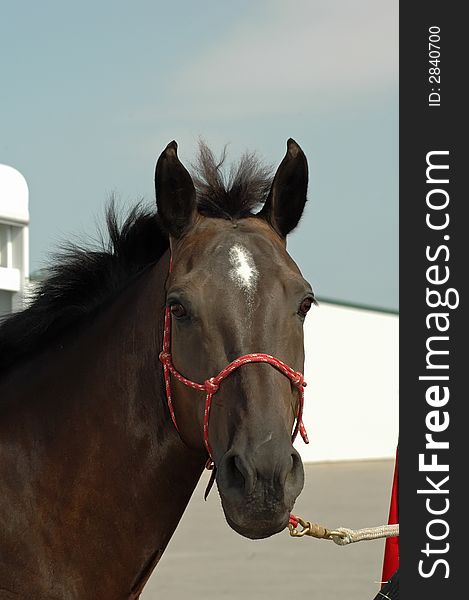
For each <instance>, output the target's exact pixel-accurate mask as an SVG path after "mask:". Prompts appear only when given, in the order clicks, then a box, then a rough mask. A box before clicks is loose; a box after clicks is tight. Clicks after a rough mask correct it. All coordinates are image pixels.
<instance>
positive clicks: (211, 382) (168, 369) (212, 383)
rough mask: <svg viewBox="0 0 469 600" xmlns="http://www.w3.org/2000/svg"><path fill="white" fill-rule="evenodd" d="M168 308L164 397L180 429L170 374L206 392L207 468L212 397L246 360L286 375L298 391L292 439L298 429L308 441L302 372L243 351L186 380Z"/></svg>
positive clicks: (162, 360)
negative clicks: (174, 354)
mask: <svg viewBox="0 0 469 600" xmlns="http://www.w3.org/2000/svg"><path fill="white" fill-rule="evenodd" d="M169 270H170V272H171V271H172V260H171V261H170V266H169ZM170 350H171V308H170V307H169V306H167V307H166V310H165V317H164V332H163V351H162V352H160V356H159V359H160V361H161V362H162V363H163V373H164V380H165V387H166V397H167V400H168V407H169V412H170V415H171V419H172V421H173V423H174V426H175V427H176V429H177V430H178V431H179V429H178V426H177V423H176V415H175V414H174V408H173V401H172V397H171V375H174V377H176V379H178V380H179V381H180V382H181V383H183V384H184V385H187V386H188V387H191V388H193V389H195V390H200V391H201V392H205V393H206V394H207V396H206V399H205V411H204V443H205V447H206V448H207V452H208V455H209V457H210V460H209V461H208V462H207V468H211V467H213V464H212V463H213V460H212V449H211V447H210V443H209V439H208V425H209V417H210V408H211V405H212V398H213V396H214V395H215V394H216V393H217V391H218V388H219V385H220V383H221V382H222V381H223V379H225V378H226V377H228V375H230V374H231V373H232V372H233V371H235V370H236V369H238V368H239V367H241V366H242V365H245V364H247V363H256V362H262V363H268V364H269V365H272V366H273V367H275V368H276V369H278V370H279V371H280V373H282V374H283V375H285V377H288V379H290V381H291V382H292V384H293V385H294V386H295V387H296V388H297V390H298V398H299V402H298V412H297V415H296V425H295V427H294V429H293V434H292V442H293V441H294V440H295V438H296V435H297V433H298V431H299V432H300V434H301V437H302V438H303V440H304V442H305V444H308V435H307V433H306V429H305V426H304V425H303V419H302V417H303V403H304V388H305V386H306V382H305V380H304V376H303V374H302V373H300V372H298V371H295V370H294V369H292V368H291V367H289V366H288V365H287V364H285V363H284V362H282V361H281V360H279V359H278V358H275V357H274V356H271V355H270V354H260V353H254V354H245V355H244V356H240V357H239V358H236V359H235V360H233V361H232V362H230V364H229V365H227V366H226V367H225V368H224V369H222V370H221V371H220V373H218V375H215V376H214V377H210V378H209V379H207V380H205V381H204V383H196V382H194V381H191V380H190V379H187V378H186V377H184V376H183V375H181V374H180V373H179V372H178V371H176V369H175V368H174V366H173V363H172V360H171V352H170Z"/></svg>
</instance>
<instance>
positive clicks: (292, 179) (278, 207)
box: [259, 138, 308, 237]
mask: <svg viewBox="0 0 469 600" xmlns="http://www.w3.org/2000/svg"><path fill="white" fill-rule="evenodd" d="M307 188H308V162H307V160H306V156H305V154H304V152H303V150H302V149H301V148H300V147H299V145H298V144H297V143H296V142H295V140H292V139H291V138H290V139H289V140H288V141H287V153H286V154H285V157H284V159H283V160H282V162H281V163H280V166H279V168H278V169H277V172H276V173H275V177H274V181H273V182H272V187H271V188H270V192H269V195H268V197H267V200H266V201H265V204H264V206H263V207H262V210H261V211H260V212H259V216H260V217H262V218H264V219H265V220H266V221H268V222H269V223H270V224H271V225H272V227H273V228H274V229H275V230H276V231H278V232H279V233H280V235H282V236H283V237H286V235H287V234H288V233H290V231H291V230H292V229H294V228H295V227H296V226H297V225H298V223H299V221H300V219H301V215H302V214H303V209H304V207H305V203H306V191H307Z"/></svg>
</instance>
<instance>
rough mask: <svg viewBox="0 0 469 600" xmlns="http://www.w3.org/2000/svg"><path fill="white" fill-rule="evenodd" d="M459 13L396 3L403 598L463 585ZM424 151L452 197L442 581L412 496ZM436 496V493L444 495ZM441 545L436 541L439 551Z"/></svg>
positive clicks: (421, 442)
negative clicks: (434, 49) (452, 301)
mask: <svg viewBox="0 0 469 600" xmlns="http://www.w3.org/2000/svg"><path fill="white" fill-rule="evenodd" d="M462 12H463V3H457V2H442V1H440V2H435V1H433V0H430V1H427V2H418V3H416V2H413V3H412V2H406V3H405V2H401V3H400V44H399V46H400V48H399V50H400V59H399V64H400V81H399V101H400V125H399V136H400V159H399V160H400V190H399V194H400V336H401V337H400V340H401V341H400V440H399V456H400V460H399V486H400V489H399V519H400V525H401V536H400V544H401V549H400V567H401V568H400V585H401V587H402V591H403V597H404V598H419V599H420V598H422V599H424V600H432V599H433V598H435V599H437V598H438V599H439V600H441V598H450V597H452V595H451V596H450V595H448V594H449V593H451V592H454V591H455V590H456V586H458V590H459V589H461V590H464V589H467V587H468V586H467V583H465V577H464V571H463V560H464V558H463V557H465V555H466V554H467V553H468V550H467V542H466V540H467V539H468V538H467V533H466V527H465V517H464V513H463V510H462V509H463V508H464V507H465V505H466V502H467V501H466V493H467V492H466V491H465V490H464V488H463V483H464V472H465V471H466V469H467V467H465V466H461V467H460V466H458V459H462V461H464V459H465V457H466V456H467V454H468V450H467V446H466V444H465V442H466V440H468V441H469V430H467V431H466V429H467V428H466V422H465V421H464V414H463V412H462V405H463V404H464V403H465V402H466V395H467V393H466V390H465V387H466V385H465V375H466V372H468V373H469V364H468V362H469V361H468V359H467V358H466V355H467V352H466V343H465V341H466V340H465V338H466V332H468V331H469V328H468V327H467V325H466V324H465V322H464V321H465V320H464V307H465V298H466V293H465V291H466V290H465V288H466V287H467V267H466V257H467V256H468V251H467V247H466V238H468V237H469V236H468V235H467V233H466V223H465V219H464V214H465V210H464V209H465V205H466V202H467V193H466V192H465V191H464V190H463V185H464V184H463V180H464V178H465V171H466V169H465V168H464V167H465V165H464V161H465V155H466V152H465V147H464V144H463V139H462V137H463V135H464V133H463V131H464V128H465V127H466V123H467V121H466V120H465V118H464V117H465V114H464V112H463V107H462V104H463V102H465V98H464V96H465V93H464V91H463V90H464V88H467V84H466V80H467V67H465V66H464V65H463V61H462V52H463V48H464V45H465V43H466V39H467V37H468V35H467V32H465V30H467V27H468V26H467V24H466V22H465V20H464V18H463V14H462ZM431 26H438V27H440V30H441V33H440V35H441V42H440V44H441V62H440V64H439V67H440V69H441V73H440V77H441V82H440V85H439V86H437V85H431V84H430V82H429V72H428V69H429V68H430V67H431V66H432V65H430V64H429V56H428V50H429V48H428V35H429V27H431ZM432 87H440V94H441V102H440V106H429V104H428V95H429V93H430V92H431V91H432V90H431V89H430V88H432ZM432 150H449V158H448V161H449V166H450V168H449V184H448V185H445V186H442V187H445V189H446V190H447V191H448V193H449V195H450V204H449V206H448V211H449V215H450V224H449V227H448V230H447V231H445V232H444V233H445V234H448V235H449V236H450V240H448V241H446V244H447V245H448V247H449V250H450V257H449V260H448V261H447V262H444V261H443V259H441V260H439V261H438V262H439V264H440V265H441V266H444V265H445V264H446V265H448V266H449V269H450V279H449V281H448V283H447V284H446V287H452V288H455V289H457V290H458V292H459V302H460V303H459V306H458V307H457V308H455V309H454V310H449V311H448V312H449V313H450V314H449V318H450V323H451V324H450V327H449V330H448V332H447V333H446V335H448V336H449V338H450V339H449V342H448V346H447V348H448V349H449V355H448V356H445V357H444V360H445V361H446V362H447V363H448V364H449V370H448V371H447V373H448V374H449V376H450V381H449V383H448V385H449V388H450V399H449V402H448V404H447V405H446V407H445V408H444V409H443V408H442V409H441V410H447V411H448V413H449V417H450V425H449V427H448V429H447V430H446V431H445V432H443V433H441V434H440V437H439V439H441V440H443V439H446V440H448V441H449V449H448V450H441V451H439V452H438V460H439V462H442V463H443V462H445V463H447V464H449V472H448V473H435V474H434V479H435V481H439V480H441V478H442V476H444V475H447V474H448V475H449V476H450V477H449V481H448V483H447V488H448V489H449V493H448V495H447V496H446V497H448V498H449V501H450V508H449V510H448V512H447V513H446V514H445V515H444V516H442V518H445V519H446V521H447V522H448V525H449V534H448V537H447V538H446V539H445V540H444V542H448V543H449V549H448V552H447V553H444V554H439V555H437V554H435V555H432V556H433V557H434V558H433V560H436V559H437V558H444V559H446V560H447V561H448V565H449V577H448V578H445V574H446V568H444V567H443V565H439V566H438V567H437V568H436V570H435V572H434V574H433V575H432V576H431V577H428V578H423V577H422V576H421V575H419V572H418V566H419V560H421V559H425V560H426V561H427V562H426V563H425V564H426V567H425V568H424V570H425V569H428V566H429V565H430V563H431V560H432V559H431V558H430V559H428V558H426V556H425V555H424V554H423V553H422V552H421V550H422V548H425V544H426V542H427V541H429V540H428V538H427V534H426V526H427V524H428V522H429V521H430V520H431V519H432V518H433V517H432V515H429V513H428V512H427V510H426V507H425V498H426V497H425V496H424V495H422V494H417V490H418V489H421V488H424V487H425V483H426V482H425V476H426V475H431V473H422V472H419V464H418V456H419V454H420V453H422V452H424V451H425V441H426V440H425V434H426V433H427V432H428V429H427V427H426V423H425V417H426V414H427V413H428V411H429V410H432V408H431V407H430V406H429V405H428V404H427V402H426V399H425V391H426V387H427V386H428V382H423V381H419V379H418V378H419V376H420V375H423V374H425V367H426V352H427V350H426V345H425V344H426V340H427V338H428V336H429V335H431V333H430V332H429V330H428V329H427V327H426V323H425V318H426V315H427V314H428V313H429V312H431V309H429V308H428V306H427V303H426V287H427V285H428V282H427V280H426V270H427V268H428V266H430V264H434V263H429V262H428V260H427V258H426V255H425V251H426V246H427V245H430V246H431V247H432V248H436V247H437V246H438V245H439V244H440V243H445V242H444V241H443V240H442V238H443V232H441V231H432V230H431V229H429V228H428V227H427V225H426V222H425V219H426V213H427V205H426V194H427V192H428V191H429V184H427V182H426V167H427V163H426V155H427V152H429V151H432ZM443 254H445V253H442V255H441V256H443ZM441 287H444V286H441ZM439 310H442V309H439ZM441 335H444V334H441ZM438 374H443V372H442V371H439V372H438ZM468 422H469V421H468ZM463 428H464V429H463ZM435 437H436V435H435ZM427 452H428V451H427ZM462 461H461V460H459V462H462ZM426 487H427V488H428V487H430V486H428V485H427V486H426ZM434 497H436V496H434ZM439 497H440V499H441V498H442V497H443V495H441V496H439ZM435 506H436V505H435ZM435 518H436V517H435ZM435 531H436V529H435ZM434 544H435V545H434V547H438V543H437V542H434ZM442 544H443V541H442V542H440V547H441V546H442ZM443 594H446V596H443ZM454 597H464V592H463V591H462V592H458V593H456V594H455V595H454Z"/></svg>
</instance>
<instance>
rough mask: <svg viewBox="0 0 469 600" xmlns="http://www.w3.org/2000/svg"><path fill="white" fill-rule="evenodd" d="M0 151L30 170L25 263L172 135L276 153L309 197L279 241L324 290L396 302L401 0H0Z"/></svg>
mask: <svg viewBox="0 0 469 600" xmlns="http://www.w3.org/2000/svg"><path fill="white" fill-rule="evenodd" d="M0 47H1V48H0V49H1V51H0V62H1V73H2V75H1V77H2V86H1V88H2V91H1V94H0V162H1V163H5V164H9V165H11V166H14V167H15V168H17V169H18V170H20V171H21V172H22V173H23V175H24V176H25V177H26V179H27V181H28V184H29V188H30V212H31V230H30V231H31V266H32V269H33V270H34V269H37V268H40V267H42V266H44V265H45V263H46V260H47V258H48V256H49V254H50V252H51V251H52V250H53V249H54V247H55V246H56V245H57V243H58V242H60V241H61V240H63V239H70V238H74V239H77V238H78V239H79V238H80V237H83V236H86V235H93V234H94V233H95V232H96V228H97V223H101V222H102V215H103V211H104V206H105V203H106V201H107V198H108V197H109V195H110V194H111V193H112V192H114V193H115V194H116V195H117V198H118V200H119V202H120V203H122V204H123V205H126V206H130V205H132V204H133V203H134V202H135V201H136V200H140V199H142V198H144V199H146V200H147V201H148V202H151V201H152V200H153V197H154V191H153V172H154V165H155V161H156V159H157V157H158V155H159V153H160V152H161V150H162V149H163V148H164V146H165V145H166V144H167V143H168V142H169V141H170V140H172V139H176V140H177V141H178V143H179V149H180V156H181V158H182V160H183V161H185V162H187V163H188V162H190V161H191V160H193V158H194V156H195V152H196V147H197V141H198V139H199V137H201V136H202V137H203V138H204V139H205V140H206V141H207V142H208V143H209V145H211V146H212V147H213V148H214V150H215V151H216V152H219V151H220V150H221V149H222V147H223V145H224V144H226V143H227V144H228V152H229V157H232V158H233V159H237V158H238V157H239V155H240V154H241V153H242V152H243V151H244V150H246V149H249V150H256V151H257V152H258V153H259V155H260V156H261V157H263V158H264V159H265V160H266V161H267V162H268V163H272V164H275V165H277V164H278V163H279V162H280V160H281V158H282V157H283V155H284V153H285V142H286V140H287V138H288V137H294V138H295V139H296V140H297V141H298V142H299V143H300V144H301V146H302V147H303V149H304V151H305V152H306V154H307V156H308V159H309V164H310V172H311V179H310V190H309V202H308V204H307V209H306V212H305V215H304V218H303V220H302V222H301V224H300V226H299V228H298V230H297V231H296V232H295V233H294V234H293V235H292V236H291V239H290V240H289V249H290V252H291V253H292V255H293V256H294V258H295V259H296V260H297V262H298V263H299V265H300V266H301V268H302V270H303V272H304V273H305V275H306V277H307V278H308V279H309V280H310V282H311V283H312V285H313V287H314V289H315V290H316V293H317V295H318V296H319V297H321V296H322V297H328V298H334V299H338V300H342V301H346V302H353V303H360V304H367V305H372V306H377V307H382V308H386V309H397V308H398V2H397V0H394V1H389V0H354V1H353V2H350V1H347V0H340V1H339V0H328V1H326V0H323V1H319V0H295V1H292V2H285V1H283V0H282V1H281V0H272V1H269V0H255V1H251V2H247V1H239V0H237V1H236V2H230V3H228V2H223V3H222V2H220V1H214V0H209V1H203V0H200V1H198V2H193V1H190V2H189V1H187V0H182V1H179V2H177V3H168V2H160V1H155V0H153V1H136V2H132V3H131V2H123V1H113V2H110V1H102V2H90V1H89V0H84V1H82V2H80V3H75V2H74V3H72V2H63V1H55V2H52V1H42V2H37V3H35V2H23V1H18V2H15V3H13V2H10V3H4V5H3V7H2V19H1V21H0Z"/></svg>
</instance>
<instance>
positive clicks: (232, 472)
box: [225, 456, 245, 487]
mask: <svg viewBox="0 0 469 600" xmlns="http://www.w3.org/2000/svg"><path fill="white" fill-rule="evenodd" d="M240 462H241V461H240V460H239V458H238V457H237V456H230V457H229V458H228V459H227V460H226V463H225V469H226V476H227V479H228V481H229V483H230V486H233V487H243V486H244V483H245V476H244V474H243V471H242V469H240V468H239V464H240Z"/></svg>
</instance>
